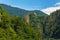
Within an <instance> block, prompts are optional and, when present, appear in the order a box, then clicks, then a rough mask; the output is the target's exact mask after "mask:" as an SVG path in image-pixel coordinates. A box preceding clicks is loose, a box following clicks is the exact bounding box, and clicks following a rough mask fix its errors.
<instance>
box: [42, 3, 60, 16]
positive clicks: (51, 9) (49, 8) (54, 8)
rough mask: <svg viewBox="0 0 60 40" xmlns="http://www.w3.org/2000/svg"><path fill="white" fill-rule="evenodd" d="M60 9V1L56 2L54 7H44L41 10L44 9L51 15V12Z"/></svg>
mask: <svg viewBox="0 0 60 40" xmlns="http://www.w3.org/2000/svg"><path fill="white" fill-rule="evenodd" d="M58 5H59V6H58ZM59 9H60V2H58V3H56V4H54V7H48V8H45V9H42V10H41V11H43V12H45V13H46V14H48V15H50V13H52V12H54V11H56V10H59Z"/></svg>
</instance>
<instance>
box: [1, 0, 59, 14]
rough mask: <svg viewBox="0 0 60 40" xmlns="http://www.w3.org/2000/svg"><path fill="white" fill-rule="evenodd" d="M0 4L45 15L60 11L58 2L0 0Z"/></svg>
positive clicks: (53, 0) (46, 0)
mask: <svg viewBox="0 0 60 40" xmlns="http://www.w3.org/2000/svg"><path fill="white" fill-rule="evenodd" d="M0 4H7V5H11V6H13V7H18V8H22V9H26V10H41V11H43V12H45V13H46V14H50V13H51V12H53V11H55V10H58V9H60V0H0Z"/></svg>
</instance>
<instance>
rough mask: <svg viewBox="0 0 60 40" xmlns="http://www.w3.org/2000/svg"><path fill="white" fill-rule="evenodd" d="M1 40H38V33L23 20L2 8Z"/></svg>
mask: <svg viewBox="0 0 60 40" xmlns="http://www.w3.org/2000/svg"><path fill="white" fill-rule="evenodd" d="M0 40H38V33H37V32H36V31H35V30H34V29H33V28H32V27H31V26H30V25H28V24H27V23H25V22H24V21H23V19H21V18H20V17H18V16H11V15H9V14H8V13H7V12H6V11H5V10H4V9H3V8H2V7H0Z"/></svg>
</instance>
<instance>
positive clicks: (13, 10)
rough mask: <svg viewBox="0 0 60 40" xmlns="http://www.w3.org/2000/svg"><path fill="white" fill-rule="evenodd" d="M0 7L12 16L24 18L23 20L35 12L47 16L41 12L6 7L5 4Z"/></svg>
mask: <svg viewBox="0 0 60 40" xmlns="http://www.w3.org/2000/svg"><path fill="white" fill-rule="evenodd" d="M0 6H2V7H3V9H5V10H6V11H7V12H8V13H9V14H11V15H17V16H19V17H22V18H23V16H24V15H25V14H32V13H34V12H35V13H36V14H40V15H46V14H45V13H43V12H42V11H40V10H32V11H29V10H24V9H21V8H17V7H12V6H9V5H5V4H0Z"/></svg>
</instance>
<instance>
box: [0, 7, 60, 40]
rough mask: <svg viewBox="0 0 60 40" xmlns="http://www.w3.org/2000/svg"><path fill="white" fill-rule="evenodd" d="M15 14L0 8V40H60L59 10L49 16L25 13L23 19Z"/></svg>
mask: <svg viewBox="0 0 60 40" xmlns="http://www.w3.org/2000/svg"><path fill="white" fill-rule="evenodd" d="M22 10H23V9H22ZM15 11H16V9H15ZM20 11H21V10H20ZM23 12H24V11H23ZM39 13H40V14H39ZM16 14H17V12H16ZM16 14H15V15H14V16H13V15H12V14H10V11H7V10H6V9H4V8H3V7H1V6H0V40H60V10H56V11H54V12H52V13H51V14H50V15H47V14H45V13H43V12H41V11H37V10H35V11H29V12H27V11H26V12H25V14H24V15H23V18H22V16H20V15H19V14H18V15H16ZM20 14H21V13H20Z"/></svg>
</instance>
